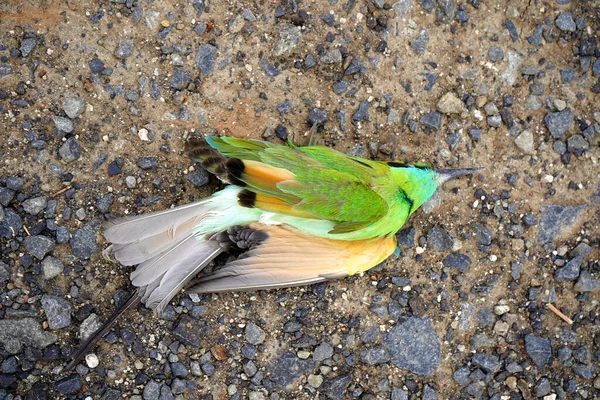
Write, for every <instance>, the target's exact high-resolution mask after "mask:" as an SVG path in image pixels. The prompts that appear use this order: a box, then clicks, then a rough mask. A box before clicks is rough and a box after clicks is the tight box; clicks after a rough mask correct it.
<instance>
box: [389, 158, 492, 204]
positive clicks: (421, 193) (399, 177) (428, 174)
mask: <svg viewBox="0 0 600 400" xmlns="http://www.w3.org/2000/svg"><path fill="white" fill-rule="evenodd" d="M388 165H389V166H390V169H391V175H392V176H393V180H394V181H395V182H397V183H398V184H399V185H400V187H401V188H402V190H403V191H404V193H405V195H406V197H407V201H408V202H409V203H412V206H411V209H410V213H411V214H412V213H413V212H415V211H416V210H417V209H418V208H419V207H421V205H422V204H423V203H425V202H426V201H427V200H429V199H430V198H431V196H432V195H433V194H434V193H435V191H436V190H437V188H439V187H441V186H442V185H443V184H444V183H446V182H448V181H450V180H452V179H455V178H458V177H460V176H464V175H469V174H473V173H475V172H477V171H481V170H483V169H484V168H456V169H441V170H437V171H436V170H434V169H432V168H431V167H430V166H428V165H425V164H405V163H397V162H389V163H388Z"/></svg>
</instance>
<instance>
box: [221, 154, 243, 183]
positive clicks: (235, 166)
mask: <svg viewBox="0 0 600 400" xmlns="http://www.w3.org/2000/svg"><path fill="white" fill-rule="evenodd" d="M225 168H227V180H228V181H229V182H231V184H232V185H237V186H246V183H244V182H242V181H241V178H242V175H243V174H244V169H246V166H245V165H244V162H243V161H242V160H240V159H239V158H229V159H228V160H227V162H225Z"/></svg>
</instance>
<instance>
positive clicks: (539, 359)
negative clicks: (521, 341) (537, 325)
mask: <svg viewBox="0 0 600 400" xmlns="http://www.w3.org/2000/svg"><path fill="white" fill-rule="evenodd" d="M525 351H526V352H527V355H529V357H531V359H532V360H533V362H534V363H535V365H536V366H537V367H538V368H542V367H544V366H545V365H546V364H548V363H549V362H550V356H551V355H552V347H551V345H550V340H549V339H544V338H542V337H539V336H535V335H531V334H530V335H527V336H525Z"/></svg>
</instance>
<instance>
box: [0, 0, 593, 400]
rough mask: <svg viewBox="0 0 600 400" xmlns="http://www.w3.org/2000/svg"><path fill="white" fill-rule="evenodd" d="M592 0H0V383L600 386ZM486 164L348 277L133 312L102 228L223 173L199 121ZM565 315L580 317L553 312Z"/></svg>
mask: <svg viewBox="0 0 600 400" xmlns="http://www.w3.org/2000/svg"><path fill="white" fill-rule="evenodd" d="M599 21H600V2H599V1H598V0H590V1H584V0H581V1H576V0H571V1H569V0H555V1H554V0H552V1H548V2H535V1H531V2H529V3H526V2H520V1H509V2H483V1H481V0H468V1H466V2H456V1H455V0H437V1H435V0H416V1H414V0H400V1H398V2H395V3H392V2H386V1H385V0H339V1H338V0H329V1H305V0H284V1H282V2H275V1H270V0H262V1H257V2H251V1H235V2H234V1H229V2H225V1H208V0H191V1H184V2H178V3H177V2H169V1H165V0H146V1H143V0H112V1H94V2H92V1H89V0H82V1H74V0H73V1H71V0H67V1H57V0H55V1H52V0H38V1H29V0H5V1H3V2H1V4H0V113H1V121H2V129H1V130H0V132H1V133H0V137H1V139H2V140H1V142H0V399H17V398H20V399H46V398H80V399H83V398H94V399H96V398H100V399H105V400H107V399H117V398H119V397H122V398H131V399H144V400H150V399H173V398H177V399H184V398H185V399H187V398H190V399H191V398H204V399H212V398H219V399H220V398H231V399H246V398H249V399H253V400H259V399H267V398H269V399H304V398H311V399H312V398H331V399H341V398H361V399H375V398H377V399H390V398H391V399H394V400H399V399H427V400H431V399H448V398H482V399H483V398H489V399H532V398H542V399H544V400H553V399H593V398H598V397H600V373H599V372H598V365H599V363H600V328H599V326H600V325H599V324H600V312H599V301H600V262H599V258H600V252H599V250H598V247H599V240H600V228H599V226H600V211H599V208H600V207H599V206H600V184H599V182H600V179H599V178H600V175H599V171H600V169H599V167H598V158H599V156H600V149H599V145H598V142H599V139H598V138H599V135H600V107H599V100H600V95H599V93H600V47H599V42H600V39H599V38H598V32H599V30H600V22H599ZM314 124H317V126H319V132H318V134H317V135H316V138H317V142H318V143H319V144H323V145H327V146H331V147H335V148H336V149H338V150H341V151H345V152H348V153H352V154H355V155H360V156H363V157H371V158H374V159H381V160H389V159H396V160H410V161H425V162H428V163H431V164H433V165H434V166H436V167H440V168H444V167H471V166H482V167H487V170H486V171H485V172H484V173H482V174H480V175H477V176H475V177H473V178H472V179H461V180H459V181H456V182H452V183H451V184H448V185H446V187H445V188H444V190H443V191H442V192H441V195H440V196H436V198H435V199H434V200H433V201H432V202H430V203H428V204H427V205H426V206H425V207H424V209H423V210H422V211H419V212H417V213H416V214H415V215H414V216H413V218H412V219H411V220H410V221H409V223H408V224H407V225H406V226H405V229H403V230H402V231H401V232H399V234H398V240H399V246H400V250H401V255H400V257H398V258H396V257H392V258H391V259H390V260H388V261H387V262H385V263H384V264H382V265H380V266H378V267H377V268H375V269H373V270H371V271H369V273H368V274H365V275H364V276H357V277H352V278H348V279H344V280H340V281H335V282H330V283H328V284H320V285H315V286H311V287H305V288H295V289H289V290H276V291H269V292H257V293H247V294H244V293H242V294H223V295H213V296H194V295H187V294H181V295H180V296H178V297H177V298H176V299H175V300H174V301H173V302H172V304H171V306H169V307H168V308H167V310H166V312H165V314H164V316H163V318H162V319H157V318H155V317H154V316H153V315H152V313H151V312H150V311H149V310H147V309H145V308H143V307H139V308H138V311H137V312H134V313H132V314H130V315H129V316H127V317H126V318H125V319H123V320H122V321H121V324H120V325H119V327H118V328H117V329H114V330H113V331H112V332H111V333H110V334H109V335H108V336H106V338H105V339H104V340H103V341H101V343H100V345H99V346H98V347H97V348H96V349H95V351H94V352H93V353H92V354H90V355H88V357H87V358H86V360H85V362H84V363H82V364H80V365H79V366H77V368H76V370H75V371H71V372H68V373H65V372H61V367H62V366H64V364H65V361H66V360H67V359H68V358H69V356H70V354H71V353H72V352H73V351H74V349H76V348H77V346H78V345H79V343H80V340H81V338H82V337H85V336H86V335H89V334H90V333H91V332H93V331H94V330H95V329H96V328H97V327H98V325H99V324H100V323H101V322H102V321H104V320H105V319H106V318H107V317H108V315H110V313H111V311H112V310H113V309H114V307H115V306H116V305H119V304H121V303H122V302H123V301H124V300H125V299H126V298H127V296H128V295H129V293H130V291H131V287H130V285H129V281H128V272H129V268H124V267H120V266H118V265H117V264H116V263H115V262H114V261H111V260H109V259H106V258H104V257H103V256H102V254H101V250H102V249H104V247H105V243H104V241H103V239H102V237H101V235H100V233H101V229H102V224H103V222H104V221H105V220H107V219H109V218H113V217H117V216H123V215H127V214H135V213H142V212H148V211H151V210H158V209H164V208H166V207H170V206H171V205H177V204H184V203H187V202H189V201H192V200H194V199H198V198H201V197H203V196H205V195H207V194H209V193H212V192H213V191H214V190H216V189H217V188H218V187H219V184H218V182H216V180H215V179H214V178H212V177H209V176H208V175H207V174H206V172H205V171H203V170H202V169H200V168H199V167H194V165H193V163H191V162H190V160H188V159H187V158H186V157H185V155H184V154H183V152H182V149H183V141H184V139H185V138H186V137H187V136H189V135H191V134H217V133H218V134H223V135H231V136H238V137H251V138H260V137H263V138H265V139H266V140H270V141H273V142H281V139H283V138H285V137H286V136H289V137H290V138H291V139H292V140H293V141H294V142H295V143H296V144H299V145H303V144H306V143H307V142H308V136H307V135H308V132H309V128H310V127H311V126H313V125H314ZM549 303H551V304H553V305H555V306H556V307H557V308H558V309H560V310H561V311H562V312H563V313H564V314H565V315H566V316H567V317H568V318H571V319H572V320H573V323H572V324H568V323H567V322H565V321H563V320H561V319H560V318H559V316H558V315H557V314H556V313H554V312H552V311H551V310H550V308H549V307H548V304H549Z"/></svg>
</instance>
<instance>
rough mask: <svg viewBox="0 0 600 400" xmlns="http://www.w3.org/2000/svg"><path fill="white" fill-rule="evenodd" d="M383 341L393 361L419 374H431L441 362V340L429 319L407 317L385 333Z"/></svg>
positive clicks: (400, 366)
mask: <svg viewBox="0 0 600 400" xmlns="http://www.w3.org/2000/svg"><path fill="white" fill-rule="evenodd" d="M383 343H384V345H385V346H386V347H387V349H388V352H389V353H390V355H391V361H392V363H394V364H395V365H396V366H398V367H399V368H404V369H408V370H409V371H411V372H414V373H415V374H417V375H422V376H425V375H430V374H432V373H433V372H434V371H435V370H436V369H437V368H438V366H439V364H440V359H441V352H440V342H439V339H438V337H437V334H436V332H435V330H434V329H433V326H432V324H431V321H430V320H429V319H421V318H417V317H409V318H407V319H406V320H405V321H403V322H401V323H398V324H397V325H395V326H394V327H393V328H392V329H390V331H389V332H388V333H386V334H385V336H384V339H383Z"/></svg>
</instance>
